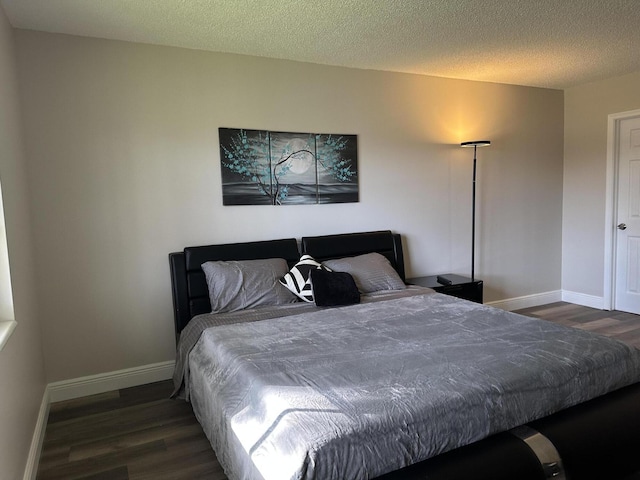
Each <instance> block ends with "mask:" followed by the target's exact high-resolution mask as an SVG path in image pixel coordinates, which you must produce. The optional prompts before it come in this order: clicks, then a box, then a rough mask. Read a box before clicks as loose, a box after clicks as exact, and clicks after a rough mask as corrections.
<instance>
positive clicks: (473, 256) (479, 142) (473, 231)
mask: <svg viewBox="0 0 640 480" xmlns="http://www.w3.org/2000/svg"><path fill="white" fill-rule="evenodd" d="M489 145H491V142H490V141H489V140H474V141H472V142H462V143H461V144H460V146H461V147H467V148H469V147H473V194H472V204H471V280H472V281H473V280H475V272H476V270H475V267H476V163H477V161H476V152H477V150H478V147H488V146H489Z"/></svg>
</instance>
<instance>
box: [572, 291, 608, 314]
mask: <svg viewBox="0 0 640 480" xmlns="http://www.w3.org/2000/svg"><path fill="white" fill-rule="evenodd" d="M562 301H563V302H569V303H575V304H576V305H582V306H583V307H591V308H597V309H599V310H607V309H606V308H605V307H604V297H596V296H595V295H587V294H585V293H578V292H570V291H568V290H563V291H562Z"/></svg>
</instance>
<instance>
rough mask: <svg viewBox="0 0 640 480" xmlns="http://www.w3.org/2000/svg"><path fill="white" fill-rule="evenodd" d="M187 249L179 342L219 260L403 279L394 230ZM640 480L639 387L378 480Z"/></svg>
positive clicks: (174, 260)
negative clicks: (356, 259) (328, 267)
mask: <svg viewBox="0 0 640 480" xmlns="http://www.w3.org/2000/svg"><path fill="white" fill-rule="evenodd" d="M300 247H301V248H300V249H299V248H298V242H297V241H296V239H293V238H288V239H281V240H268V241H259V242H247V243H235V244H225V245H209V246H199V247H187V248H185V249H184V251H182V252H176V253H171V254H169V263H170V268H171V285H172V294H173V307H174V317H175V331H176V338H178V337H179V335H180V332H181V331H182V329H183V328H184V327H185V326H186V324H187V323H188V322H189V320H191V318H192V317H193V316H195V315H198V314H201V313H208V312H210V311H211V305H210V303H209V298H208V291H207V285H206V280H205V277H204V273H203V272H202V269H201V268H200V265H201V264H202V263H204V262H206V261H214V260H250V259H264V258H284V259H285V260H287V263H288V264H289V265H290V266H291V265H293V264H295V263H296V262H297V261H298V260H299V257H300V252H302V253H303V254H309V255H312V256H313V257H314V258H316V259H317V260H319V261H324V260H327V259H330V258H341V257H348V256H355V255H360V254H363V253H370V252H378V253H381V254H382V255H384V256H385V257H387V258H388V259H389V261H390V262H391V264H392V265H393V267H394V268H395V269H396V271H397V272H398V274H399V275H400V277H401V278H402V279H403V280H404V279H405V272H404V257H403V253H402V240H401V237H400V235H399V234H395V233H392V232H390V231H377V232H364V233H352V234H340V235H325V236H315V237H303V238H302V239H301V245H300ZM400 479H402V480H405V479H410V480H418V479H421V480H469V479H473V480H544V479H556V480H563V479H565V480H640V383H638V384H634V385H631V386H629V387H626V388H623V389H620V390H618V391H616V392H612V393H609V394H608V395H604V396H602V397H599V398H597V399H594V400H591V401H589V402H585V403H583V404H581V405H577V406H575V407H572V408H569V409H566V410H563V411H561V412H558V413H556V414H554V415H551V416H549V417H545V418H542V419H540V420H537V421H535V422H531V423H530V424H528V425H526V426H523V427H521V428H519V429H514V430H512V431H510V432H503V433H499V434H496V435H493V436H491V437H489V438H486V439H484V440H481V441H479V442H476V443H474V444H472V445H468V446H465V447H461V448H458V449H456V450H453V451H451V452H448V453H445V454H442V455H439V456H437V457H435V458H432V459H429V460H426V461H423V462H420V463H417V464H415V465H412V466H410V467H407V468H404V469H402V470H398V471H396V472H392V473H389V474H387V475H384V476H382V477H379V480H400Z"/></svg>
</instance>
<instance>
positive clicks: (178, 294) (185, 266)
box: [169, 238, 300, 336]
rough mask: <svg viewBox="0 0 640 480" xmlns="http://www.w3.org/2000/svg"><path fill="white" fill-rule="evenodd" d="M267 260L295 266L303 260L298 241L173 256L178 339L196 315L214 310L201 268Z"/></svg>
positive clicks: (206, 249)
mask: <svg viewBox="0 0 640 480" xmlns="http://www.w3.org/2000/svg"><path fill="white" fill-rule="evenodd" d="M265 258H284V259H285V260H286V261H287V263H288V264H289V266H293V265H294V264H295V263H296V262H297V261H298V260H299V259H300V253H299V251H298V243H297V241H296V239H295V238H286V239H282V240H266V241H260V242H245V243H229V244H223V245H207V246H201V247H187V248H185V249H184V251H182V252H175V253H170V254H169V265H170V267H171V288H172V294H173V313H174V317H175V329H176V336H177V335H179V334H180V332H181V331H182V329H183V328H184V327H185V326H186V325H187V323H189V320H191V319H192V318H193V317H194V316H195V315H199V314H201V313H209V312H210V311H211V303H210V302H209V292H208V290H207V281H206V279H205V276H204V272H203V271H202V268H201V265H202V264H203V263H205V262H208V261H215V260H227V261H228V260H254V259H265Z"/></svg>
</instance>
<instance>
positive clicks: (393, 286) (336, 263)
mask: <svg viewBox="0 0 640 480" xmlns="http://www.w3.org/2000/svg"><path fill="white" fill-rule="evenodd" d="M324 265H326V266H327V267H329V268H330V269H331V270H333V271H334V272H347V273H349V274H351V276H352V277H353V279H354V280H355V282H356V285H357V286H358V290H359V291H360V293H373V292H377V291H379V290H402V289H405V288H407V287H406V285H405V284H404V282H403V281H402V279H401V278H400V275H398V272H396V271H395V269H394V268H393V267H392V266H391V262H389V260H388V259H387V257H385V256H384V255H380V254H379V253H367V254H365V255H359V256H357V257H346V258H338V259H335V260H327V261H326V262H324Z"/></svg>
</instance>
